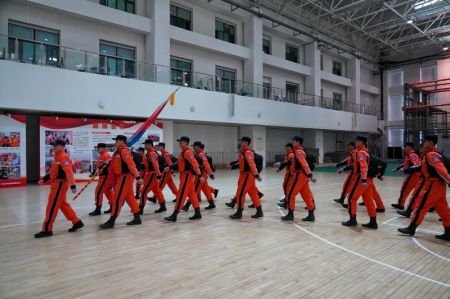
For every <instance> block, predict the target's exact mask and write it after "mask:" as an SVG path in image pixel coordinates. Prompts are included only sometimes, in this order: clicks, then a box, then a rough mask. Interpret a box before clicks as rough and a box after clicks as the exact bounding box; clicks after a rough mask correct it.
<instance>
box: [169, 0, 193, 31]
mask: <svg viewBox="0 0 450 299" xmlns="http://www.w3.org/2000/svg"><path fill="white" fill-rule="evenodd" d="M170 6H174V7H175V8H176V9H177V12H178V9H180V8H181V9H184V10H187V11H189V14H190V20H189V29H187V28H184V27H180V26H177V25H173V24H172V14H171V12H172V10H171V9H170V8H169V10H170V12H169V14H170V15H169V18H170V20H169V22H170V25H171V26H175V27H177V28H181V29H184V30H188V31H193V27H194V22H193V20H194V18H193V11H192V8H190V7H186V6H182V5H179V4H178V3H172V2H171V3H170ZM176 18H180V17H179V16H178V15H177V16H176Z"/></svg>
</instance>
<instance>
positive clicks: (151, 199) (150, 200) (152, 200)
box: [147, 196, 156, 203]
mask: <svg viewBox="0 0 450 299" xmlns="http://www.w3.org/2000/svg"><path fill="white" fill-rule="evenodd" d="M147 199H148V201H149V202H152V203H156V197H154V196H153V197H149V198H147Z"/></svg>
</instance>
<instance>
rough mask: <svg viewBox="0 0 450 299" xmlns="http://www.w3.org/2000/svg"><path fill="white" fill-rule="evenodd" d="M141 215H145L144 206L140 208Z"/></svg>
mask: <svg viewBox="0 0 450 299" xmlns="http://www.w3.org/2000/svg"><path fill="white" fill-rule="evenodd" d="M138 213H139V215H144V206H139V212H138Z"/></svg>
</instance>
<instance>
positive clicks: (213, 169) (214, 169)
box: [206, 155, 216, 172]
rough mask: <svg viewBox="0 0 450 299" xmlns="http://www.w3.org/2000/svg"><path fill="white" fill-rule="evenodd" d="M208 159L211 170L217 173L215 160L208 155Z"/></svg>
mask: <svg viewBox="0 0 450 299" xmlns="http://www.w3.org/2000/svg"><path fill="white" fill-rule="evenodd" d="M206 158H207V159H208V163H209V166H210V167H211V170H212V171H213V172H215V171H216V168H215V167H214V165H213V160H212V158H211V156H208V155H206Z"/></svg>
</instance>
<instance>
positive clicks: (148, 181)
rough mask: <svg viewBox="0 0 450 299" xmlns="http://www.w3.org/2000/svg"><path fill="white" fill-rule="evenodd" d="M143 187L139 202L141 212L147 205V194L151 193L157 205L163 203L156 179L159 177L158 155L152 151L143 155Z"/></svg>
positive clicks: (162, 196)
mask: <svg viewBox="0 0 450 299" xmlns="http://www.w3.org/2000/svg"><path fill="white" fill-rule="evenodd" d="M143 162H144V163H143V164H144V170H143V171H144V186H143V187H142V190H141V199H140V202H139V208H140V209H141V211H142V210H143V209H144V207H145V204H146V203H147V194H148V193H149V192H150V191H152V192H153V194H154V195H155V197H156V199H157V200H158V203H159V204H162V203H164V202H165V199H164V195H163V194H162V192H161V189H160V188H159V181H158V178H160V177H161V172H160V170H159V163H158V154H157V153H156V152H155V151H154V150H151V151H147V154H145V155H144V160H143Z"/></svg>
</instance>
